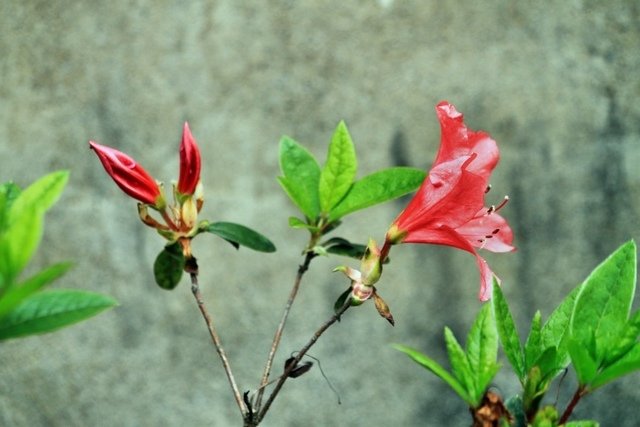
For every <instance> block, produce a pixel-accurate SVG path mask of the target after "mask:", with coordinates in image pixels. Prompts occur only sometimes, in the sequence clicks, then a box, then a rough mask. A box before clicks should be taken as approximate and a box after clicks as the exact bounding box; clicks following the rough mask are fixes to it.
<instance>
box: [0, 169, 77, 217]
mask: <svg viewBox="0 0 640 427" xmlns="http://www.w3.org/2000/svg"><path fill="white" fill-rule="evenodd" d="M68 180H69V172H67V171H57V172H53V173H50V174H48V175H45V176H43V177H42V178H40V179H38V180H37V181H36V182H34V183H33V184H31V185H30V186H29V187H27V188H26V189H25V190H24V191H22V193H20V195H19V196H18V198H17V199H16V200H15V201H14V203H13V205H12V206H11V210H10V214H9V223H11V222H13V221H14V220H15V219H16V218H19V217H20V216H22V215H23V214H24V212H25V210H33V209H35V208H37V209H40V210H41V211H42V212H45V211H47V210H48V209H49V208H50V207H51V206H53V204H54V203H55V202H56V201H57V200H58V198H59V197H60V194H62V190H64V187H65V185H67V181H68Z"/></svg>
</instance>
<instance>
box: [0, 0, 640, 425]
mask: <svg viewBox="0 0 640 427" xmlns="http://www.w3.org/2000/svg"><path fill="white" fill-rule="evenodd" d="M0 36H1V37H0V179H1V180H2V181H6V180H9V179H13V180H15V181H16V182H17V183H19V184H20V185H27V184H29V183H30V182H32V181H33V180H35V179H36V178H38V177H39V176H41V175H43V174H45V173H47V172H50V171H53V170H56V169H63V168H64V169H69V170H70V171H71V179H70V184H69V186H68V188H67V189H66V191H65V193H64V195H63V198H62V199H61V202H60V204H59V205H57V206H56V207H55V208H54V209H53V210H52V211H51V212H50V214H49V215H48V217H47V227H46V232H45V236H44V241H43V248H42V251H41V252H40V253H39V254H38V257H37V262H36V264H37V266H42V265H45V264H48V263H52V262H55V261H61V260H74V261H75V263H76V267H75V269H74V270H73V271H72V272H71V273H70V274H68V275H67V276H66V278H65V279H64V280H63V281H62V282H61V283H58V284H56V286H60V287H63V286H64V287H74V288H82V289H88V290H95V291H100V292H104V293H107V294H110V295H112V296H114V297H116V298H117V299H118V300H119V301H120V303H121V305H120V306H119V307H117V308H116V309H114V310H112V311H110V312H108V313H105V314H102V315H100V316H99V317H97V318H94V319H92V320H90V321H87V322H85V323H83V324H80V325H76V326H74V327H72V328H69V329H66V330H63V331H60V332H57V333H54V334H50V335H45V336H41V337H34V338H28V339H24V340H14V341H9V342H5V343H2V344H0V425H3V426H195V425H215V426H237V425H240V419H239V414H238V411H237V407H236V405H235V403H234V401H233V399H232V397H231V394H230V392H229V390H228V388H227V384H226V381H225V378H224V373H223V371H222V369H221V366H220V363H219V361H218V360H217V359H216V357H215V354H214V352H213V349H212V346H211V344H210V342H209V340H208V335H207V332H206V329H205V327H204V324H203V323H202V321H201V318H200V317H199V313H198V311H197V309H196V307H195V305H194V302H193V299H192V296H191V294H190V291H189V289H188V286H187V283H186V282H185V283H184V284H183V285H182V286H180V287H179V288H178V289H177V290H175V291H173V292H165V291H162V290H160V289H158V288H157V287H156V286H155V285H154V283H153V277H152V269H151V265H152V262H153V259H154V258H155V255H156V254H157V252H158V251H159V250H160V248H161V247H162V245H163V242H162V239H161V238H160V237H159V236H157V235H155V234H154V233H153V232H151V231H149V230H148V229H146V228H145V227H144V226H143V225H142V224H141V223H140V222H139V221H138V219H137V217H136V207H135V203H134V202H133V201H131V200H130V199H128V198H126V197H125V196H123V195H122V194H121V193H120V191H119V190H118V189H117V188H116V187H115V185H113V183H112V182H111V181H110V180H109V179H108V178H107V177H106V175H105V174H104V171H103V170H102V168H101V166H100V164H99V163H98V161H97V159H96V158H95V156H94V155H93V154H92V153H91V152H90V151H89V149H88V145H87V141H88V140H89V139H95V140H97V141H99V142H101V143H104V144H108V145H112V146H115V147H117V148H120V149H122V150H123V151H126V152H128V153H130V154H131V155H133V156H134V157H135V158H137V159H139V160H141V162H142V163H143V164H144V165H145V167H146V168H147V169H148V170H149V171H151V172H152V173H153V174H154V175H155V176H157V177H158V178H162V179H164V180H166V181H169V180H170V179H174V178H176V177H177V148H178V143H179V138H180V132H181V125H182V122H183V121H184V120H188V121H189V122H190V124H191V129H192V131H193V133H194V135H195V136H196V138H197V139H198V141H199V143H200V145H201V148H202V152H203V153H202V154H203V157H204V168H203V180H204V184H205V191H206V196H207V202H206V205H205V209H204V216H205V217H207V218H209V219H212V220H229V221H236V222H241V223H244V224H247V225H249V226H252V227H254V228H256V229H258V230H261V231H263V232H265V233H266V234H268V235H269V236H270V237H272V239H273V240H274V242H275V243H276V245H277V246H278V248H279V251H278V252H277V253H276V254H273V255H261V254H256V253H253V252H251V251H248V250H240V251H238V252H236V251H235V250H234V249H233V248H232V247H231V246H229V245H227V244H225V243H224V242H222V241H221V240H214V239H213V238H211V239H206V238H203V239H201V240H199V241H198V242H196V249H195V250H196V253H197V254H198V255H199V259H200V261H201V266H202V271H201V278H202V287H203V292H204V295H205V299H206V301H207V303H208V304H209V305H210V307H211V310H212V312H213V313H214V316H215V318H216V321H217V324H218V327H219V330H220V333H221V336H222V339H223V341H224V342H225V344H226V347H227V350H228V353H229V357H230V358H231V360H232V364H233V367H234V369H235V370H236V372H237V377H238V381H239V382H240V386H241V388H242V389H243V390H244V389H251V388H255V387H256V385H257V382H258V377H259V375H260V372H261V367H262V363H263V360H264V358H265V356H266V353H267V349H268V345H269V342H270V339H271V336H272V333H273V330H274V327H275V325H276V323H277V321H278V320H279V317H280V310H281V308H282V307H283V305H284V301H285V299H286V295H287V294H288V291H289V288H290V286H291V284H292V281H293V278H294V275H295V271H296V268H297V264H298V263H299V262H300V261H301V257H300V251H301V249H302V247H303V245H304V243H305V239H306V236H305V234H304V233H303V232H301V231H299V230H296V231H292V230H290V229H289V228H288V226H287V218H288V216H290V215H294V214H295V213H296V212H295V210H294V208H293V206H292V205H291V204H290V203H289V202H288V200H287V199H286V197H285V196H284V194H283V193H282V191H281V190H280V188H279V185H278V183H277V181H276V179H275V177H276V176H277V175H278V174H279V166H278V159H277V147H278V140H279V138H280V136H281V135H282V134H287V135H290V136H292V137H294V138H296V139H297V140H299V141H301V142H302V143H304V144H305V145H307V146H308V147H309V148H310V150H311V151H312V152H313V153H314V154H316V155H317V156H318V157H320V158H322V159H323V158H324V156H325V151H326V143H327V142H328V140H329V138H330V135H331V133H332V131H333V129H334V127H335V125H336V124H337V123H338V121H339V120H340V119H344V120H345V121H346V122H347V124H348V126H349V128H350V130H351V132H352V136H353V138H354V140H355V143H356V149H357V152H358V156H359V159H360V176H362V175H364V174H366V173H369V172H372V171H374V170H376V169H379V168H383V167H388V166H392V165H400V164H402V165H412V166H416V167H422V168H427V167H428V166H429V165H430V162H431V161H432V159H433V158H434V156H435V152H436V150H437V146H438V142H439V129H438V124H437V121H436V118H435V113H434V106H435V104H436V103H437V102H438V101H439V100H442V99H447V100H449V101H450V102H452V103H454V104H455V105H456V106H457V107H458V109H459V110H460V111H462V112H464V113H465V115H466V117H467V122H468V124H469V126H471V127H473V128H476V129H484V130H487V131H489V132H490V133H491V134H492V135H493V136H494V138H495V139H496V140H497V141H498V142H499V144H500V147H501V150H502V160H501V164H500V165H499V166H498V169H497V171H496V173H495V174H494V179H493V182H492V184H493V190H492V191H491V193H489V198H490V199H495V201H496V202H497V201H499V200H500V199H501V198H502V196H503V195H504V194H508V195H510V196H511V200H512V201H511V202H510V203H509V205H508V206H507V207H506V208H505V210H504V215H505V216H506V217H508V218H509V220H510V221H511V224H512V225H513V228H514V230H515V233H516V244H517V246H518V251H517V252H515V253H513V254H508V255H500V256H496V255H493V254H488V255H487V259H488V260H489V262H490V263H491V264H492V266H493V268H494V270H495V271H496V272H497V273H498V274H499V275H500V276H501V278H502V280H503V287H504V290H505V292H506V295H507V297H508V298H509V300H510V301H512V302H513V304H514V311H515V316H516V320H517V322H518V324H519V326H520V328H521V329H525V328H526V327H527V326H528V322H529V319H530V318H531V316H532V315H533V314H534V312H535V309H536V308H539V309H540V310H541V311H542V313H543V316H547V315H548V314H549V313H550V310H551V309H552V307H553V304H554V303H555V302H556V301H558V300H559V298H561V297H562V296H563V295H565V294H566V293H567V292H568V291H569V290H570V289H571V288H572V287H573V286H575V285H576V284H577V283H579V282H580V281H582V280H583V279H584V277H585V276H586V274H587V273H588V272H589V271H590V270H591V269H592V268H593V267H594V266H595V265H596V264H597V263H598V262H599V261H600V260H601V259H602V258H603V257H604V256H605V255H607V254H608V253H609V252H611V251H612V250H613V249H614V248H616V247H617V246H618V245H620V244H621V243H622V242H624V241H625V240H627V239H629V238H636V239H638V238H640V222H639V219H638V215H639V214H640V168H639V167H638V164H639V163H640V101H638V100H639V99H640V75H639V74H638V70H640V54H639V52H640V4H639V3H638V2H637V1H634V0H618V1H615V0H614V1H607V2H604V1H597V0H571V1H554V2H552V1H536V2H532V1H524V0H523V1H507V0H487V1H475V2H465V5H464V6H462V2H444V1H439V0H426V1H422V0H413V1H411V0H406V1H401V0H395V1H394V0H384V1H383V0H378V1H375V0H369V1H352V2H344V1H338V0H331V1H287V0H280V1H269V2H249V1H232V0H209V1H205V0H198V1H177V0H173V1H172V0H131V1H113V2H97V1H85V2H80V1H71V0H67V1H64V0H61V1H41V0H4V1H2V2H0ZM401 207H402V205H401V203H400V202H393V203H389V204H387V205H385V206H381V207H377V208H375V209H371V210H370V211H369V212H365V213H362V214H360V215H354V216H353V217H351V218H348V219H347V220H346V221H345V222H344V224H343V225H342V227H341V235H342V236H345V237H347V238H350V239H353V240H358V241H365V240H366V239H367V238H368V237H369V236H371V237H374V238H377V239H381V238H382V237H383V234H384V232H385V230H386V227H387V226H388V224H389V223H390V222H391V220H392V219H393V218H394V216H395V215H396V214H397V213H398V211H399V209H401ZM393 258H394V259H393V261H392V263H391V264H390V265H389V267H388V268H387V269H386V270H385V275H384V277H383V281H382V282H381V283H380V285H379V288H380V289H381V291H382V292H383V295H384V296H385V298H386V299H387V301H388V302H389V304H390V305H391V308H392V309H393V313H394V316H395V317H396V320H397V324H396V327H395V328H392V327H390V326H389V325H388V324H387V323H386V322H384V321H383V320H382V319H380V318H379V317H378V316H377V314H376V313H375V310H374V308H373V306H372V305H371V304H367V305H365V306H363V307H360V308H358V309H357V310H353V311H350V312H348V313H347V316H345V318H344V319H343V321H342V322H341V323H340V324H339V325H338V326H336V327H334V328H332V329H330V330H329V331H328V333H327V335H326V337H323V338H322V339H321V340H320V341H319V343H318V345H317V346H316V347H315V348H314V349H313V350H312V352H311V354H312V355H313V356H315V357H317V358H319V359H320V360H321V363H322V367H323V368H324V372H325V373H326V374H327V376H328V377H329V378H330V379H331V381H332V383H333V385H334V386H335V387H336V389H337V390H338V391H339V393H340V396H341V399H342V404H341V405H338V404H337V399H336V396H335V395H334V393H333V392H332V391H331V389H330V388H329V387H328V386H327V383H326V382H325V380H324V379H323V378H322V376H321V375H320V372H319V371H318V370H312V371H311V373H309V374H307V375H305V376H303V377H301V378H298V379H296V380H293V381H291V383H290V384H288V385H287V386H286V387H285V389H284V391H283V393H282V394H281V396H280V398H279V400H277V401H276V403H275V404H274V406H273V408H272V412H271V413H269V415H268V417H267V420H266V422H265V426H309V425H314V426H335V425H339V426H343V425H344V426H382V425H393V426H442V425H452V426H454V425H456V426H457V425H460V426H464V425H469V417H468V413H467V409H466V408H465V405H464V404H463V403H462V402H461V401H459V400H458V399H457V398H456V396H455V395H454V394H453V392H451V391H450V390H448V389H446V388H444V386H443V385H442V384H441V383H440V382H439V380H437V379H436V378H435V377H434V376H432V375H430V374H428V373H427V372H425V371H423V370H421V369H420V368H418V367H417V366H416V365H414V364H412V363H411V362H410V361H409V360H408V359H406V358H405V357H404V356H402V355H400V354H399V353H397V352H396V351H394V350H393V349H392V348H391V347H390V345H389V344H390V343H393V342H401V343H405V344H408V345H411V346H414V347H417V348H420V349H422V350H424V351H425V352H428V353H429V354H431V355H433V357H434V358H436V359H437V360H440V361H443V362H444V350H443V346H442V330H443V327H444V325H445V324H448V325H450V326H451V327H452V328H453V330H454V331H455V332H456V333H457V334H460V335H463V334H464V333H465V331H466V329H467V328H468V326H469V325H470V323H471V320H472V318H473V317H474V316H475V313H476V312H477V310H478V308H479V302H478V301H477V300H476V293H477V284H478V273H477V271H476V269H475V265H474V262H473V258H472V257H470V256H469V255H468V254H465V253H461V252H459V251H455V250H453V249H450V248H443V247H421V246H411V245H406V246H402V247H399V248H396V249H394V253H393ZM341 263H344V260H343V259H337V258H322V259H318V260H316V261H314V263H313V265H312V268H311V270H310V272H309V274H308V277H306V279H305V282H304V283H303V289H302V291H301V295H300V297H299V299H298V301H296V305H295V306H294V309H293V312H292V315H291V323H290V325H289V329H288V331H287V332H288V333H287V334H286V336H285V339H284V340H283V343H282V353H281V354H280V355H279V357H278V358H277V360H276V363H277V364H278V366H281V364H282V363H283V361H284V360H285V359H286V357H288V353H289V352H291V351H293V350H295V349H297V348H299V347H300V346H301V345H302V344H303V343H304V342H305V341H306V340H307V339H308V338H309V337H310V335H311V333H312V331H313V330H315V328H316V327H317V326H319V325H320V324H321V323H322V322H323V321H324V320H325V319H326V318H328V316H329V315H330V314H331V310H332V304H333V302H334V300H335V298H336V297H337V296H338V295H339V293H340V292H341V291H342V290H343V289H344V288H345V286H346V282H345V280H344V278H343V277H342V276H340V275H337V274H332V273H330V271H331V269H332V268H333V267H335V266H336V265H338V264H341ZM352 265H354V266H355V265H356V264H355V263H354V264H352ZM37 266H36V267H37ZM636 306H637V304H636ZM638 379H639V377H638V375H637V374H636V375H635V376H634V377H632V378H630V379H628V380H627V381H623V382H620V383H618V384H612V385H609V386H606V387H605V388H604V389H603V390H602V391H601V392H600V393H598V394H599V396H598V394H596V395H594V396H591V397H588V398H587V399H585V401H584V402H582V403H581V405H580V406H579V407H578V410H577V417H595V418H598V419H600V420H601V421H602V425H603V426H618V427H621V426H636V425H637V422H638V420H637V408H638V405H640V391H639V389H638V387H637V381H638ZM634 381H635V383H634ZM515 383H516V380H515V378H514V377H513V376H512V375H508V374H504V375H500V376H499V377H498V378H497V381H496V386H497V387H498V389H500V390H501V391H503V392H504V393H513V392H514V391H516V390H517V388H516V386H515ZM574 384H575V379H574V378H573V374H572V373H570V374H569V375H568V377H567V379H565V382H564V383H563V385H562V387H561V389H562V392H561V393H560V399H561V401H562V399H564V401H566V399H567V393H568V392H569V391H570V390H571V389H572V388H573V387H574ZM554 395H555V390H554V392H552V393H550V397H551V398H553V397H554Z"/></svg>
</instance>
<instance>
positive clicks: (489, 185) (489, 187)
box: [484, 184, 491, 194]
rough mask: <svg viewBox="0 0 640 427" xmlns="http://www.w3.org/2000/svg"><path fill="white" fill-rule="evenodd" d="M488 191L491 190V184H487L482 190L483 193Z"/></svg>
mask: <svg viewBox="0 0 640 427" xmlns="http://www.w3.org/2000/svg"><path fill="white" fill-rule="evenodd" d="M489 191H491V184H488V185H487V188H486V189H485V190H484V194H487V193H488V192H489Z"/></svg>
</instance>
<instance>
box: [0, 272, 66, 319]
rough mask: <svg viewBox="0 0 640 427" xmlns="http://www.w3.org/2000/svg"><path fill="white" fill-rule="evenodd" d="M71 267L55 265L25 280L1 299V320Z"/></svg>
mask: <svg viewBox="0 0 640 427" xmlns="http://www.w3.org/2000/svg"><path fill="white" fill-rule="evenodd" d="M71 266H72V264H71V263H70V262H62V263H59V264H54V265H52V266H49V267H47V268H45V269H44V270H42V271H40V272H39V273H37V274H35V275H34V276H32V277H30V278H29V279H27V280H25V281H24V282H23V283H21V284H19V285H17V286H14V287H12V288H11V289H10V290H9V291H7V293H5V294H4V295H2V298H0V318H2V317H4V316H5V315H6V314H7V313H9V312H10V311H11V310H13V309H14V308H15V307H16V306H17V305H19V304H20V303H21V302H22V301H23V300H24V299H26V298H27V297H29V296H31V295H32V294H34V293H35V292H37V291H39V290H40V289H42V288H43V287H45V286H47V285H49V284H51V283H52V282H53V281H54V280H56V279H57V278H59V277H60V276H62V275H63V274H65V273H66V272H67V271H68V270H69V269H70V268H71Z"/></svg>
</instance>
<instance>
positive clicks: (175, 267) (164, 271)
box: [153, 242, 186, 290]
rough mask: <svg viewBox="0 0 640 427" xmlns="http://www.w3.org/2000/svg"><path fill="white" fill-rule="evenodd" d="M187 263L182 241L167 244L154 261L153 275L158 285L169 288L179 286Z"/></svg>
mask: <svg viewBox="0 0 640 427" xmlns="http://www.w3.org/2000/svg"><path fill="white" fill-rule="evenodd" d="M185 263H186V260H185V258H184V254H183V252H182V246H181V245H180V243H177V242H176V243H173V244H171V245H167V246H165V247H164V248H163V249H162V251H161V252H160V253H159V254H158V256H157V257H156V260H155V262H154V263H153V276H154V278H155V279H156V283H157V284H158V286H160V287H161V288H162V289H167V290H171V289H174V288H175V287H176V286H178V283H180V279H181V278H182V272H183V271H184V266H185Z"/></svg>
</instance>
